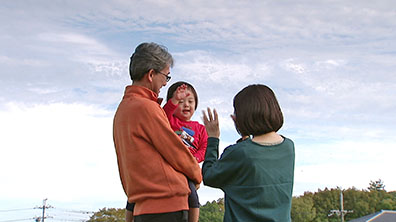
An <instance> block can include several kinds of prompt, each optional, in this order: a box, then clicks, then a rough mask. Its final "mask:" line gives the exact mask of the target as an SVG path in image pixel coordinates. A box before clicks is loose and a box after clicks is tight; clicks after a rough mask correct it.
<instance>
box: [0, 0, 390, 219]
mask: <svg viewBox="0 0 396 222" xmlns="http://www.w3.org/2000/svg"><path fill="white" fill-rule="evenodd" d="M0 27H1V28H0V135H1V139H0V222H2V221H22V220H24V219H26V221H29V220H30V221H33V219H31V218H34V217H38V216H40V215H41V211H42V210H41V209H39V208H38V207H40V206H42V205H43V200H44V199H46V198H48V199H47V202H46V204H48V205H50V206H51V208H49V209H47V210H46V215H47V216H48V217H51V218H48V219H47V220H46V221H81V220H82V219H86V218H88V217H89V214H87V213H86V212H92V211H98V210H99V209H102V208H104V207H107V208H123V207H125V202H126V197H125V194H124V192H123V190H122V186H121V183H120V179H119V175H118V168H117V162H116V155H115V150H114V145H113V140H112V120H113V116H114V113H115V110H116V108H117V105H118V104H119V102H120V100H121V98H122V96H123V92H124V89H125V86H127V85H129V84H131V80H130V78H129V73H128V65H129V58H130V56H131V54H132V53H133V51H134V49H135V47H136V46H137V45H139V44H140V43H142V42H156V43H158V44H161V45H164V46H166V47H167V48H168V50H169V52H170V53H171V54H172V55H173V57H174V59H175V66H174V67H173V68H172V69H171V76H172V80H171V81H170V82H169V83H168V85H167V86H166V87H164V88H162V89H161V92H160V97H166V91H167V88H168V86H170V85H171V84H172V83H174V82H176V81H181V80H183V81H187V82H189V83H191V84H192V85H193V86H194V87H195V89H196V90H197V92H198V97H199V102H198V108H197V110H196V113H195V115H194V117H193V120H196V121H200V122H201V123H202V121H201V113H202V112H201V111H202V110H204V109H206V107H211V108H216V109H217V111H218V113H219V116H220V128H221V137H220V139H221V143H220V150H223V149H224V148H225V147H226V146H228V145H230V144H233V143H234V142H235V141H236V140H237V139H238V138H239V136H238V134H237V133H236V131H235V129H234V124H233V122H232V120H231V118H230V114H231V113H233V107H232V100H233V97H234V95H235V94H236V93H237V92H239V91H240V90H241V89H243V88H244V87H246V86H248V85H250V84H265V85H267V86H269V87H270V88H272V89H273V90H274V92H275V94H276V96H277V99H278V101H279V103H280V105H281V108H282V111H283V114H284V118H285V122H284V125H283V127H282V128H281V130H280V131H279V133H280V134H282V135H284V136H286V137H288V138H290V139H292V140H293V141H294V143H295V149H296V164H295V176H294V190H293V195H294V196H299V195H302V194H303V193H304V192H305V191H310V192H317V191H318V190H319V189H321V190H323V189H325V188H326V187H327V188H336V187H340V188H342V189H348V188H352V187H355V188H357V189H359V190H360V189H367V187H368V185H369V183H370V181H374V180H378V179H381V180H382V181H383V182H384V185H385V190H387V191H395V190H396V177H395V176H394V169H395V166H396V164H395V162H394V159H395V156H396V137H395V136H394V135H395V134H396V127H395V125H396V112H395V109H396V99H395V95H396V73H395V70H396V9H395V7H394V2H393V1H392V0H380V1H375V2H374V1H369V0H359V1H358V0H351V1H343V0H323V1H308V0H302V1H291V0H284V1H262V0H252V1H227V0H200V1H198V0H187V1H177V0H158V1H154V0H131V1H126V0H111V1H106V0H95V1H93V0H87V1H77V0H70V1H61V0H35V1H33V0H0ZM198 194H199V197H200V201H201V204H205V203H206V202H207V201H213V200H217V199H219V198H221V197H223V193H222V192H221V191H220V190H218V189H213V188H209V187H206V186H204V185H203V184H201V188H200V190H198ZM66 218H67V219H66Z"/></svg>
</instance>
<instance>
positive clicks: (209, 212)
mask: <svg viewBox="0 0 396 222" xmlns="http://www.w3.org/2000/svg"><path fill="white" fill-rule="evenodd" d="M223 217H224V199H223V198H220V199H218V200H217V201H212V202H209V201H208V202H206V204H205V205H203V206H202V207H201V208H200V210H199V222H222V221H223Z"/></svg>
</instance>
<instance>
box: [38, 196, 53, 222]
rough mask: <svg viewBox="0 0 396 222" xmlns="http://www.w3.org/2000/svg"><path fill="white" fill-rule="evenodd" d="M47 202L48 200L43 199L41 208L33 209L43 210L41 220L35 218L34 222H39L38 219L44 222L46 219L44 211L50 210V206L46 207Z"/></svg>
mask: <svg viewBox="0 0 396 222" xmlns="http://www.w3.org/2000/svg"><path fill="white" fill-rule="evenodd" d="M47 200H48V198H45V199H44V200H43V206H42V207H35V208H36V209H43V215H42V216H41V218H40V217H37V218H36V221H37V222H40V219H41V222H44V219H45V218H47V217H46V216H45V209H48V208H52V206H51V205H48V206H47Z"/></svg>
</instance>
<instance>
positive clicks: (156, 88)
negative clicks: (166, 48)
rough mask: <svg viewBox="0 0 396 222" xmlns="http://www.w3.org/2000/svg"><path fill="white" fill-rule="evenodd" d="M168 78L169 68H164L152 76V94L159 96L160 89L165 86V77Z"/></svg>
mask: <svg viewBox="0 0 396 222" xmlns="http://www.w3.org/2000/svg"><path fill="white" fill-rule="evenodd" d="M168 75H169V76H170V68H169V66H166V67H165V68H164V69H163V70H161V71H159V72H157V73H155V74H154V76H153V82H152V90H153V92H155V93H157V95H159V93H160V89H161V88H162V87H163V86H166V83H167V81H166V79H167V77H166V76H168Z"/></svg>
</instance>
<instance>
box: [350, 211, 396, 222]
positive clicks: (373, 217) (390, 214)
mask: <svg viewBox="0 0 396 222" xmlns="http://www.w3.org/2000/svg"><path fill="white" fill-rule="evenodd" d="M395 221H396V211H394V210H381V211H380V212H376V213H373V214H369V215H366V216H364V217H361V218H357V219H354V220H350V221H349V222H395Z"/></svg>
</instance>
